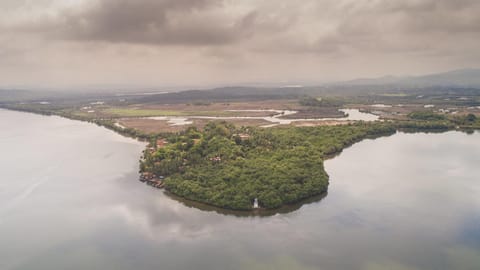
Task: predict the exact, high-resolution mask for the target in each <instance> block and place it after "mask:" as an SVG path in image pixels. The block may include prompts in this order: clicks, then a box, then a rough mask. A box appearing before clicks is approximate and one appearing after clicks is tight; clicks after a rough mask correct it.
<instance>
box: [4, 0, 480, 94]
mask: <svg viewBox="0 0 480 270" xmlns="http://www.w3.org/2000/svg"><path fill="white" fill-rule="evenodd" d="M479 14H480V1H478V0H455V1H452V0H302V1H297V0H236V1H233V0H0V87H6V86H10V87H13V86H24V87H47V88H48V87H53V88H55V87H57V88H59V87H60V88H65V89H67V88H69V87H87V86H93V85H110V86H122V85H123V86H155V87H206V86H222V85H252V84H258V85H262V84H265V85H266V84H279V85H298V84H316V83H322V82H331V81H338V80H348V79H354V78H364V77H377V76H384V75H399V76H402V75H418V74H429V73H435V72H440V71H447V70H453V69H458V68H478V67H480V50H479V49H478V48H480V16H479Z"/></svg>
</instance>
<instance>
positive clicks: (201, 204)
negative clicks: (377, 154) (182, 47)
mask: <svg viewBox="0 0 480 270" xmlns="http://www.w3.org/2000/svg"><path fill="white" fill-rule="evenodd" d="M0 109H4V110H10V111H17V112H23V113H32V114H37V115H44V116H58V117H62V118H65V119H69V120H76V121H81V122H87V123H91V124H95V125H97V126H100V127H104V128H106V129H109V130H111V131H113V132H115V133H117V134H119V135H122V136H124V137H128V138H133V139H136V140H137V141H140V142H148V141H149V140H152V139H156V138H158V137H159V136H161V134H139V133H137V132H134V133H132V132H131V131H129V130H126V129H124V128H120V127H117V126H116V125H114V124H111V122H112V123H114V121H111V120H105V119H94V120H91V119H82V118H80V117H72V116H70V115H61V114H55V113H46V112H43V113H42V112H37V111H31V110H22V109H18V108H10V107H4V106H0ZM405 123H406V125H402V121H394V122H391V123H390V124H391V125H392V126H393V127H394V128H395V131H394V132H393V133H388V134H379V135H374V136H365V137H363V138H359V139H357V140H354V141H353V142H351V143H349V144H347V145H345V146H344V147H342V148H340V149H336V150H335V151H332V152H326V153H325V155H324V158H323V159H322V161H321V163H322V167H323V164H324V161H325V160H329V159H332V158H335V157H337V156H338V155H340V154H341V153H342V152H343V150H344V149H347V148H349V147H351V146H353V145H354V144H356V143H358V142H361V141H363V140H365V139H376V138H379V137H385V136H392V135H394V134H396V133H397V132H405V133H416V132H421V133H429V132H439V133H443V132H448V131H459V132H467V133H468V132H471V131H472V130H478V129H479V127H476V126H452V125H443V126H441V127H440V128H438V127H437V128H428V125H427V127H419V126H415V125H412V123H411V121H410V122H409V121H406V122H405ZM405 123H404V124H405ZM110 124H111V125H110ZM409 124H410V125H411V126H413V127H410V126H409ZM424 124H432V123H431V121H430V122H429V121H427V122H426V123H424ZM295 128H300V127H295ZM166 134H172V133H165V135H166ZM147 149H148V145H147V147H146V148H145V150H144V151H142V153H143V154H142V159H143V158H144V153H145V151H146V150H147ZM141 162H142V160H140V162H139V165H140V164H141ZM140 173H141V172H140ZM325 173H326V174H327V186H326V189H325V190H323V191H322V192H320V193H318V194H313V195H310V196H307V197H304V198H300V199H298V200H296V201H294V202H289V203H284V204H282V205H281V206H279V207H275V208H266V207H261V208H257V209H253V208H252V209H231V208H227V207H220V206H217V205H214V204H210V203H208V202H205V201H200V200H194V199H191V198H187V197H184V196H181V195H179V194H176V193H174V192H172V191H170V190H168V189H167V188H164V187H163V185H162V187H155V188H157V189H163V192H164V194H165V195H166V196H169V197H170V198H172V199H175V200H177V201H179V202H181V203H184V204H185V205H188V206H189V207H190V205H191V207H195V208H198V209H200V210H203V209H206V208H208V209H209V211H215V212H217V213H220V212H224V213H226V214H234V215H242V216H243V215H247V216H265V215H272V214H275V213H281V212H283V211H285V210H286V211H287V212H289V211H294V210H295V209H298V208H300V207H301V206H302V205H304V204H306V203H308V202H309V201H310V199H312V198H315V197H321V198H324V197H325V196H327V194H328V180H329V177H328V173H327V172H326V171H325ZM137 181H140V176H139V179H138V180H137ZM141 182H143V183H144V184H145V181H141ZM162 184H164V182H163V183H162ZM292 208H295V209H293V210H288V209H292Z"/></svg>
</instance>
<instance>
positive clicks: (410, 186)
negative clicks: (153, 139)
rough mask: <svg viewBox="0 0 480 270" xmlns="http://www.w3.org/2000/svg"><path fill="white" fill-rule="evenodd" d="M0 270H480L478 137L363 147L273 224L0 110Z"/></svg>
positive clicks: (331, 166)
mask: <svg viewBox="0 0 480 270" xmlns="http://www.w3.org/2000/svg"><path fill="white" fill-rule="evenodd" d="M0 130H1V132H0V149H1V152H0V240H1V241H0V269H2V270H10V269H35V270H42V269H45V270H47V269H48V270H51V269H79V270H80V269H82V270H83V269H105V270H108V269H115V270H117V269H125V270H126V269H135V270H144V269H145V270H147V269H166V270H170V269H173V270H175V269H195V270H200V269H208V270H212V269H222V270H223V269H232V270H233V269H333V270H335V269H342V270H345V269H362V270H363V269H365V270H370V269H371V270H374V269H480V177H479V176H480V166H478V164H480V133H474V134H471V135H467V134H464V133H459V132H446V133H441V134H404V133H399V134H396V135H393V136H390V137H382V138H379V139H376V140H365V141H362V142H360V143H357V144H355V145H353V146H352V147H350V148H348V149H345V150H344V151H343V153H342V154H340V155H339V156H337V157H335V158H333V159H331V160H328V161H326V162H325V167H326V170H327V172H328V173H329V175H330V186H329V193H328V195H327V196H325V197H324V198H323V199H320V198H317V200H313V201H312V202H310V203H308V204H304V205H303V206H301V207H299V206H298V207H292V209H291V210H294V209H296V208H298V209H296V210H294V211H290V212H288V211H286V212H285V213H277V214H274V215H270V216H264V217H261V216H245V217H242V216H236V215H231V214H226V213H218V212H216V211H207V210H200V209H198V208H194V207H190V206H188V205H189V204H184V203H182V202H180V201H178V200H175V199H172V198H170V197H168V196H166V195H165V194H164V193H163V192H162V191H160V190H157V189H154V188H151V187H149V186H147V185H144V184H142V183H140V182H139V181H138V180H137V179H138V173H137V170H138V159H139V157H140V155H141V151H142V150H143V148H144V144H143V143H140V142H137V141H135V140H132V139H128V138H124V137H122V136H120V135H118V134H115V133H113V132H111V131H109V130H106V129H104V128H101V127H97V126H95V125H92V124H88V123H82V122H77V121H71V120H67V119H63V118H59V117H48V116H39V115H34V114H28V113H20V112H11V111H4V110H0Z"/></svg>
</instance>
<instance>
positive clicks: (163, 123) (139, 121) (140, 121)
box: [119, 118, 271, 133]
mask: <svg viewBox="0 0 480 270" xmlns="http://www.w3.org/2000/svg"><path fill="white" fill-rule="evenodd" d="M189 121H193V124H190V125H182V126H174V125H171V124H170V123H168V122H167V120H153V119H145V118H125V119H121V120H120V121H119V123H120V124H121V125H122V126H124V127H128V128H135V129H138V130H140V131H143V132H146V133H156V132H179V131H182V130H185V129H187V128H188V127H191V126H194V127H197V128H198V129H202V128H203V127H204V126H205V125H206V124H207V123H208V122H210V121H212V120H209V119H189ZM217 121H218V120H217ZM228 122H229V123H232V124H234V125H235V126H237V127H242V126H255V127H257V126H264V125H268V124H271V123H270V122H268V121H265V120H260V119H233V120H228Z"/></svg>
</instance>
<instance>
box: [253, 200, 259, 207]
mask: <svg viewBox="0 0 480 270" xmlns="http://www.w3.org/2000/svg"><path fill="white" fill-rule="evenodd" d="M253 208H258V199H257V198H255V200H253Z"/></svg>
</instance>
